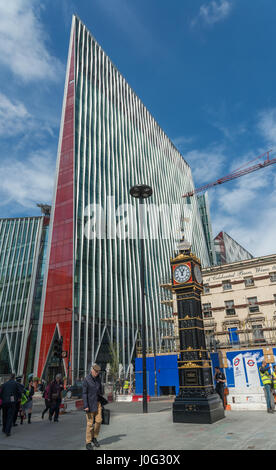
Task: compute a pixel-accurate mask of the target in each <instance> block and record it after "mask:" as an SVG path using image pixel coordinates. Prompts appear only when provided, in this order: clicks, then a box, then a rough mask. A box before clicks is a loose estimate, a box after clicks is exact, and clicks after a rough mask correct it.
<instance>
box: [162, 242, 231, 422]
mask: <svg viewBox="0 0 276 470" xmlns="http://www.w3.org/2000/svg"><path fill="white" fill-rule="evenodd" d="M179 251H180V253H179V255H178V256H176V257H175V258H173V259H171V260H170V261H171V269H172V291H173V292H174V293H176V297H177V307H178V325H179V342H180V352H179V358H178V373H179V395H178V396H177V397H176V398H175V401H174V403H173V422H175V423H213V422H215V421H218V420H219V419H222V418H224V408H223V404H222V400H221V398H220V397H219V395H218V394H217V393H216V392H215V389H214V386H213V377H212V369H211V360H210V356H209V353H208V351H207V349H206V341H205V334H204V326H203V317H202V309H201V300H200V296H201V292H202V290H203V288H202V276H201V264H200V260H199V259H198V258H197V257H196V256H195V255H193V254H192V253H191V252H190V245H188V244H187V243H186V242H185V241H183V242H181V243H180V244H179Z"/></svg>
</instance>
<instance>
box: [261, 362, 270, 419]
mask: <svg viewBox="0 0 276 470" xmlns="http://www.w3.org/2000/svg"><path fill="white" fill-rule="evenodd" d="M259 372H260V377H261V381H262V384H263V387H264V394H265V399H266V406H267V412H268V413H274V406H273V402H274V400H272V398H273V395H272V390H271V388H272V376H271V374H270V367H269V364H267V363H266V361H263V362H262V365H261V367H260V368H259Z"/></svg>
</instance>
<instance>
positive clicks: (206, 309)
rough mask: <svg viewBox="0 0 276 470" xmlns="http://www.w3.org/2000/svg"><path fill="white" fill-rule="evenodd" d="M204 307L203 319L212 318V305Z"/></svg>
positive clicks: (204, 305)
mask: <svg viewBox="0 0 276 470" xmlns="http://www.w3.org/2000/svg"><path fill="white" fill-rule="evenodd" d="M202 307H203V317H204V318H210V317H212V307H211V304H210V303H208V304H203V305H202Z"/></svg>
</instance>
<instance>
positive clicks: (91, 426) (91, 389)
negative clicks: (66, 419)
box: [82, 364, 103, 450]
mask: <svg viewBox="0 0 276 470" xmlns="http://www.w3.org/2000/svg"><path fill="white" fill-rule="evenodd" d="M100 370H101V368H100V366H99V365H98V364H93V366H92V367H91V372H90V374H89V375H88V376H87V377H86V378H85V379H84V381H83V385H82V396H83V408H84V411H85V412H86V449H87V450H93V446H95V447H100V444H99V442H98V440H97V438H98V435H99V432H100V427H101V423H102V406H101V403H100V401H99V395H102V394H103V388H102V383H101V379H100V377H99V373H100Z"/></svg>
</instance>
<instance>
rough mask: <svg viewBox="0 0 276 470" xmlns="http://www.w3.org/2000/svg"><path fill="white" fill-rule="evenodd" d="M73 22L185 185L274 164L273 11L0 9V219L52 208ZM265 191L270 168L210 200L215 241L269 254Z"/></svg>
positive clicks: (116, 5) (132, 5)
mask: <svg viewBox="0 0 276 470" xmlns="http://www.w3.org/2000/svg"><path fill="white" fill-rule="evenodd" d="M72 13H76V14H77V15H78V16H79V17H80V18H81V20H82V21H83V22H84V23H85V24H86V25H87V27H88V29H89V30H90V31H91V33H92V34H93V35H94V36H95V38H96V39H97V41H98V42H99V43H100V44H101V46H102V47H103V49H104V50H105V52H106V53H107V54H108V55H109V57H110V58H111V60H112V62H113V63H114V64H115V65H116V66H117V67H118V69H119V70H120V72H121V73H122V74H123V76H124V77H125V78H126V80H127V81H128V83H129V84H130V86H131V87H132V88H133V89H134V90H135V92H136V93H137V95H138V96H139V97H140V98H141V100H142V101H143V102H144V104H145V105H146V106H147V108H148V109H149V111H150V112H151V114H152V115H153V116H154V117H155V119H156V120H157V121H158V123H159V124H160V126H161V127H162V128H163V129H164V131H165V132H166V134H167V135H168V136H169V137H170V139H171V140H172V141H173V142H174V143H175V145H176V146H177V147H178V149H179V150H180V151H181V153H182V155H183V157H184V158H185V160H186V161H187V162H188V163H189V164H190V166H191V167H192V170H193V177H194V181H195V185H196V186H201V185H203V184H205V183H208V182H212V181H214V180H216V179H217V178H220V177H222V176H225V175H227V174H228V173H229V172H230V171H233V170H234V169H235V168H238V167H240V166H241V165H242V164H243V163H245V162H247V161H249V160H252V159H254V158H256V157H257V156H258V155H260V154H261V153H263V152H265V151H267V150H270V149H273V150H274V151H273V152H272V154H271V155H272V156H274V157H275V156H276V151H275V150H276V86H275V83H276V59H275V51H274V49H275V47H274V43H275V38H274V36H275V23H276V2H275V0H262V1H257V0H242V1H241V0H172V1H171V2H168V1H167V0H44V1H43V2H39V1H38V0H11V1H10V2H7V1H6V0H0V83H1V88H0V141H1V154H0V155H1V159H0V181H1V184H0V217H16V216H25V215H34V214H39V209H37V208H36V203H37V202H47V203H51V198H52V189H53V182H54V172H55V165H56V152H57V144H58V132H59V123H60V116H61V108H62V99H63V88H64V78H65V68H66V61H67V52H68V44H69V35H70V27H71V17H72ZM275 185H276V165H272V166H270V167H268V168H267V169H264V170H259V171H257V172H254V173H252V174H250V175H247V176H244V177H242V178H239V179H237V180H235V181H232V182H229V183H226V184H224V185H221V186H217V187H215V188H212V189H211V190H209V192H208V195H209V200H210V203H211V215H212V222H213V232H214V235H216V234H217V233H218V232H219V231H220V230H225V231H226V232H228V233H229V234H230V235H231V236H232V237H233V238H234V239H236V240H237V241H238V242H239V243H240V244H241V245H243V246H244V247H245V248H247V249H248V250H249V251H250V252H251V253H252V254H253V255H255V256H262V255H267V254H271V253H275V252H276V247H275V233H276V220H275V213H276V192H275Z"/></svg>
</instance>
